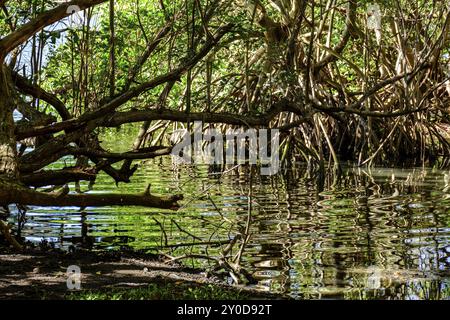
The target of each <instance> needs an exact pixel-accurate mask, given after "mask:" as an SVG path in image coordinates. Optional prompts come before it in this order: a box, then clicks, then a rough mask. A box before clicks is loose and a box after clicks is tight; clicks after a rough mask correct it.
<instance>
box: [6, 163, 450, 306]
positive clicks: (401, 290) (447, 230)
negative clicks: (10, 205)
mask: <svg viewBox="0 0 450 320" xmlns="http://www.w3.org/2000/svg"><path fill="white" fill-rule="evenodd" d="M252 176H253V178H252V183H251V186H252V187H251V194H252V197H251V199H249V194H250V174H249V172H248V168H243V167H240V168H236V169H234V170H231V171H229V172H227V173H225V174H223V175H221V174H220V172H214V170H212V169H211V168H210V167H208V166H199V165H198V166H186V165H183V166H175V165H173V164H172V162H171V160H170V159H164V160H158V161H156V160H155V161H151V162H146V163H143V164H142V165H141V167H140V169H139V171H138V172H137V174H136V175H135V176H134V178H133V181H132V183H131V184H128V185H124V184H121V185H120V186H119V188H117V187H116V186H115V184H114V183H113V181H112V180H111V179H110V178H109V177H106V176H103V175H102V176H99V178H98V180H97V183H96V185H95V187H94V190H93V191H88V186H87V185H82V186H81V189H82V191H85V192H96V193H102V192H126V193H133V192H142V191H143V190H145V188H146V186H147V185H148V184H151V190H152V193H155V194H173V193H182V194H184V196H185V200H183V201H182V205H183V206H182V208H181V209H180V210H179V211H177V212H171V211H167V210H166V211H165V210H159V209H148V208H140V207H124V208H121V207H105V208H85V209H84V210H83V211H80V208H64V209H63V208H39V207H32V208H30V209H29V211H28V212H27V222H26V224H25V226H24V229H23V230H22V236H24V237H26V239H27V240H30V241H32V242H35V243H39V242H41V241H43V240H45V241H48V242H51V243H53V244H54V245H55V246H56V247H61V248H65V249H67V248H69V247H70V246H75V247H85V248H92V249H102V250H104V249H107V250H118V249H121V248H124V247H128V248H133V249H146V250H148V251H149V252H159V251H162V252H165V253H168V254H170V255H171V256H179V255H184V254H193V253H195V254H205V255H210V256H220V254H221V252H222V251H221V250H222V249H223V247H224V246H225V245H223V243H226V242H229V241H230V239H232V238H233V237H235V236H236V235H237V234H239V233H240V232H242V231H243V230H244V229H245V228H246V226H247V222H248V221H250V224H249V227H248V231H249V233H250V238H249V242H248V244H247V246H246V247H245V248H244V250H243V253H242V259H241V261H242V262H241V264H242V266H243V267H245V269H246V270H247V271H248V272H249V273H250V274H251V275H252V276H253V277H254V278H255V279H256V280H257V284H255V285H254V286H255V287H256V288H258V289H260V290H264V291H271V292H275V293H279V294H285V295H289V296H291V297H294V298H298V299H310V298H314V299H316V298H337V299H344V298H345V299H350V298H351V299H372V298H377V299H449V298H450V176H449V172H444V171H440V170H434V169H426V168H425V169H423V168H416V169H408V170H400V169H380V168H373V169H371V170H368V169H367V170H363V169H358V168H346V169H345V170H344V174H343V177H342V178H341V180H340V181H338V182H337V183H334V181H333V179H332V177H328V178H327V179H326V181H325V185H324V187H323V190H321V189H322V188H321V187H319V186H318V184H317V182H316V179H315V177H311V176H309V175H308V174H307V171H306V170H305V169H304V168H303V167H302V166H301V165H298V166H293V167H291V168H289V169H286V170H284V171H283V172H282V173H280V174H277V175H275V176H258V175H252ZM74 189H75V188H74V186H73V185H72V186H71V190H74ZM249 200H250V201H249ZM249 205H250V206H251V210H250V219H248V218H249ZM11 220H12V222H13V221H14V217H13V218H12V219H11ZM162 228H163V229H164V232H162V231H161V229H162ZM220 244H222V246H220ZM221 248H222V249H221ZM238 250H239V247H238V246H236V248H233V250H232V252H231V254H233V255H235V254H237V252H238ZM184 262H185V263H186V265H188V266H195V267H206V268H208V266H209V265H208V263H211V262H207V261H206V262H205V260H196V259H188V260H184Z"/></svg>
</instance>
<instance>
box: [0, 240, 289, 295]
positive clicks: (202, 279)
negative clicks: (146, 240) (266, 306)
mask: <svg viewBox="0 0 450 320" xmlns="http://www.w3.org/2000/svg"><path fill="white" fill-rule="evenodd" d="M3 251H4V250H3ZM74 265H75V266H79V267H80V269H81V290H79V291H78V290H75V291H74V290H69V289H68V288H67V279H68V276H67V268H68V267H69V266H74ZM149 287H151V289H152V290H154V291H155V292H154V293H152V294H144V296H148V297H150V298H151V299H156V300H158V297H160V298H161V299H163V300H165V299H168V300H172V299H178V298H183V297H186V296H187V297H188V298H189V297H190V296H191V295H192V296H193V299H195V296H196V295H198V294H200V296H201V292H202V291H203V290H206V291H211V292H212V293H214V292H215V293H217V294H219V292H220V294H223V295H224V296H225V297H227V299H233V297H234V296H235V297H236V298H237V299H242V298H244V299H248V300H252V299H286V297H283V296H281V295H276V294H271V293H267V292H261V291H257V290H255V289H252V288H249V287H245V286H241V285H235V286H231V285H228V284H226V283H225V282H224V281H223V280H221V279H219V278H217V277H214V276H211V277H207V276H206V273H205V272H204V271H202V270H199V269H191V268H187V267H184V266H182V265H180V264H177V263H167V262H165V261H164V260H163V256H159V255H151V254H145V253H141V252H119V251H111V252H108V251H99V252H95V251H84V250H80V251H75V252H70V253H69V252H64V251H62V250H58V249H56V250H48V251H42V250H37V249H27V250H24V251H23V252H20V253H18V252H13V251H10V252H0V299H3V300H21V299H27V300H66V299H75V300H79V299H85V294H86V296H87V297H89V296H92V294H94V295H95V296H96V297H98V299H99V300H109V299H111V297H113V298H112V299H114V296H110V295H111V294H112V293H113V292H116V293H118V294H117V295H116V296H118V297H121V296H122V297H126V296H127V293H126V291H127V290H134V289H140V290H141V289H143V290H146V289H148V288H149ZM192 289H195V290H197V291H195V292H192V291H193V290H192ZM168 290H169V291H171V292H170V293H168V292H165V291H168ZM161 292H163V293H161ZM211 292H210V293H211ZM102 297H103V298H102ZM205 298H206V299H208V298H207V297H205ZM88 299H89V298H88ZM125 299H126V298H125ZM212 299H214V297H213V298H212ZM199 300H203V298H202V296H201V298H200V299H199Z"/></svg>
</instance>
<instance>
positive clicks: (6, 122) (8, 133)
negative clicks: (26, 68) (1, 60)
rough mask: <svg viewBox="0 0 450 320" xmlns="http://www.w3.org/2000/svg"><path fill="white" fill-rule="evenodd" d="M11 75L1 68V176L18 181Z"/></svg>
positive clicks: (3, 67)
mask: <svg viewBox="0 0 450 320" xmlns="http://www.w3.org/2000/svg"><path fill="white" fill-rule="evenodd" d="M11 83H12V81H11V75H10V73H9V72H8V70H7V68H6V67H5V66H3V65H2V66H1V67H0V176H7V177H8V178H9V179H17V147H16V138H15V136H14V119H13V112H14V103H13V98H12V94H13V92H12V90H13V88H12V86H11Z"/></svg>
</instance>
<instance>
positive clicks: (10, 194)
mask: <svg viewBox="0 0 450 320" xmlns="http://www.w3.org/2000/svg"><path fill="white" fill-rule="evenodd" d="M182 199H183V196H182V195H173V196H167V197H159V196H154V195H151V194H150V193H149V192H144V193H142V194H114V193H105V194H66V195H63V196H61V195H58V194H52V193H42V192H37V191H34V190H31V189H29V188H27V187H24V186H22V185H19V184H17V183H12V182H8V181H6V180H2V179H0V204H1V205H9V204H21V205H34V206H42V207H53V206H57V207H101V206H143V207H151V208H159V209H171V210H177V209H178V208H179V207H180V206H179V204H178V201H179V200H182Z"/></svg>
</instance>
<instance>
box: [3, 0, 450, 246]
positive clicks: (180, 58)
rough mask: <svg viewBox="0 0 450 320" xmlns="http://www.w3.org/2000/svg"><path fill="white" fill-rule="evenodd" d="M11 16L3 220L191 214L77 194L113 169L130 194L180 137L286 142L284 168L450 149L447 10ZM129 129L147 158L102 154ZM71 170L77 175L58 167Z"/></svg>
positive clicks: (229, 9) (22, 8)
mask: <svg viewBox="0 0 450 320" xmlns="http://www.w3.org/2000/svg"><path fill="white" fill-rule="evenodd" d="M374 3H377V4H378V6H379V9H380V12H379V13H380V18H381V20H380V23H379V24H377V23H375V26H374V25H373V21H374V20H373V19H375V21H376V19H377V17H378V16H377V13H376V12H375V13H374V12H371V11H370V10H369V8H370V6H371V5H372V4H374ZM79 9H80V10H81V11H78V10H79ZM0 11H1V12H0V17H1V19H0V37H1V39H0V63H1V69H0V122H1V126H0V204H1V205H4V206H7V205H9V204H13V203H15V204H19V205H39V206H80V207H86V206H102V205H141V206H150V207H158V208H166V209H176V208H177V207H178V203H177V202H178V201H179V200H180V199H181V198H182V196H180V195H174V196H172V197H169V198H162V197H158V196H155V195H152V194H151V190H150V188H149V189H147V190H146V191H144V192H143V193H142V194H136V195H131V194H127V195H124V194H102V195H98V194H83V193H77V194H73V193H70V189H69V187H68V184H69V183H70V182H76V183H78V182H79V181H90V182H91V187H93V185H94V182H95V178H96V175H97V173H98V172H100V171H104V172H106V173H107V174H108V175H109V176H111V177H112V178H113V179H114V180H115V181H116V183H121V182H125V183H127V182H130V179H131V177H132V176H133V173H134V172H135V170H136V165H135V164H134V163H135V162H136V161H137V160H140V159H149V158H154V157H159V156H166V155H168V154H170V152H171V149H172V144H173V141H171V139H170V134H169V133H170V132H173V131H174V130H176V129H179V128H185V127H189V126H190V124H191V123H192V122H193V121H196V120H199V121H203V122H204V125H205V127H211V126H214V127H215V128H220V129H221V130H227V128H230V127H240V126H242V127H246V128H247V127H253V128H264V127H270V128H278V129H280V131H281V132H282V136H281V146H280V148H281V157H282V159H281V160H282V162H283V163H284V164H286V163H289V162H291V161H294V160H300V161H304V162H307V163H308V164H309V166H310V168H311V169H312V170H313V171H314V170H317V171H318V172H323V171H324V170H325V164H326V163H328V164H329V165H330V167H334V168H335V169H339V163H340V162H341V161H352V162H355V163H357V164H358V165H372V164H404V163H408V164H412V165H413V164H422V163H425V162H430V163H434V162H435V161H436V160H437V159H440V158H445V157H446V156H448V154H449V151H450V144H449V142H448V141H447V130H448V124H449V120H450V119H449V114H448V105H449V102H450V82H449V77H450V56H449V54H450V14H449V13H450V12H449V7H448V4H447V3H446V2H445V1H428V0H424V1H417V2H415V3H411V2H409V1H403V0H397V1H393V2H391V1H389V2H388V1H373V2H372V3H371V2H369V1H354V0H349V1H337V0H320V1H303V0H189V1H186V0H183V1H181V0H175V1H165V0H160V1H154V0H135V1H113V0H111V1H106V0H74V1H71V2H63V3H61V2H56V1H48V0H27V1H15V0H0ZM371 21H372V22H371ZM15 110H17V111H19V112H20V113H21V114H22V115H23V119H22V120H20V121H17V122H15V121H14V120H13V114H14V111H15ZM130 123H131V124H135V125H137V124H139V125H140V126H141V127H140V131H139V134H138V135H137V137H136V139H135V141H134V143H133V145H132V150H129V151H128V152H124V153H115V152H111V151H110V150H105V149H104V148H103V147H102V143H101V141H100V139H99V135H100V134H101V133H102V132H103V131H104V130H110V129H108V128H120V127H121V126H123V125H127V124H130ZM17 145H19V148H17V147H16V146H17ZM67 156H73V158H74V159H75V165H74V166H70V167H66V168H59V169H49V166H50V165H51V164H52V163H54V162H55V161H57V160H58V159H61V158H62V157H67ZM41 188H44V189H41ZM77 189H79V188H77ZM72 191H73V190H72ZM0 227H1V229H2V233H3V235H4V236H5V237H7V238H8V239H9V241H11V242H12V243H14V245H15V246H16V247H17V248H20V247H21V244H19V243H17V242H16V241H15V240H14V239H13V238H11V237H10V236H9V232H8V226H6V224H5V223H3V222H1V220H0Z"/></svg>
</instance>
